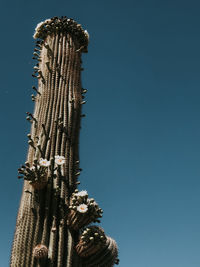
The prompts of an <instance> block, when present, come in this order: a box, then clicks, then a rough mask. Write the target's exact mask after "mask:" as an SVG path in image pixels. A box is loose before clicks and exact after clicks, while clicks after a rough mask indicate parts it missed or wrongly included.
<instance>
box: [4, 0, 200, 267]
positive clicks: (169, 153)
mask: <svg viewBox="0 0 200 267" xmlns="http://www.w3.org/2000/svg"><path fill="white" fill-rule="evenodd" d="M199 12H200V2H199V1H193V0H191V1H184V0H182V1H181V0H173V1H172V0H164V1H162V0H154V1H153V0H136V1H135V0H123V1H118V0H115V1H114V0H107V1H102V0H101V1H97V0H96V1H95V0H76V1H67V0H65V1H63V0H57V1H52V0H48V1H47V0H34V1H27V0H18V1H14V0H13V1H5V0H2V1H1V5H0V25H1V43H0V53H1V56H0V62H1V64H0V73H1V83H0V124H1V132H0V136H1V138H0V147H1V153H0V162H1V186H0V198H1V200H0V210H1V220H0V225H1V238H0V267H7V266H8V265H9V264H8V262H9V255H10V248H11V243H12V239H13V233H14V228H15V220H16V215H17V210H18V206H19V201H20V195H21V191H22V183H23V181H21V180H20V181H19V180H18V179H17V169H18V167H19V166H20V165H21V164H23V163H24V161H25V159H26V154H27V137H26V135H27V133H29V129H30V125H29V123H28V122H27V121H26V120H25V117H26V114H25V112H26V111H30V112H32V110H33V103H32V102H31V98H30V95H31V94H32V93H33V92H32V85H35V84H36V81H35V80H34V79H33V78H32V77H31V74H32V67H33V64H34V62H33V60H32V52H33V49H34V41H33V39H32V34H33V31H34V28H35V26H36V24H37V23H39V22H40V21H41V20H44V19H47V18H49V17H52V16H61V15H66V16H68V17H71V18H74V19H75V20H76V21H78V22H79V23H81V24H82V25H83V27H84V29H87V30H88V32H89V34H90V44H89V53H88V54H84V55H83V67H84V68H85V70H84V71H83V73H82V81H83V87H84V88H87V89H88V93H87V104H86V105H85V106H84V112H85V113H86V118H84V119H83V122H82V130H81V140H80V144H81V146H80V155H81V167H82V168H83V172H82V174H81V176H80V180H81V186H80V189H86V190H88V192H89V194H90V196H91V197H94V198H95V199H96V200H97V202H98V203H99V205H100V206H101V207H102V208H103V209H104V216H103V218H102V223H101V225H102V226H103V227H104V229H105V232H106V234H107V235H110V236H111V237H113V238H114V239H116V241H117V243H118V246H119V257H120V264H119V266H120V267H199V266H200V252H199V251H200V211H199V210H200V164H199V158H200V15H199ZM27 267H28V266H27Z"/></svg>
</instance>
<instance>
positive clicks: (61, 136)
mask: <svg viewBox="0 0 200 267" xmlns="http://www.w3.org/2000/svg"><path fill="white" fill-rule="evenodd" d="M34 37H35V38H39V39H38V41H37V42H36V49H35V52H34V59H36V60H37V63H36V66H35V67H34V70H35V72H34V74H33V75H32V76H33V77H36V78H37V79H38V88H36V87H33V89H34V90H35V91H36V93H37V95H36V96H32V99H33V100H34V101H35V110H34V113H33V114H31V113H29V112H28V113H27V115H28V116H27V120H28V121H30V122H31V132H30V134H29V135H28V143H29V150H28V156H27V162H26V163H25V165H23V166H22V167H21V168H20V169H19V173H20V174H21V175H22V176H23V177H24V180H25V182H24V187H23V192H22V197H21V203H20V207H19V211H18V217H17V223H16V231H15V235H14V240H13V246H12V254H11V262H10V266H12V267H14V266H15V267H16V266H20V267H21V266H26V267H27V266H30V267H31V266H36V265H37V264H38V260H37V257H35V256H34V253H33V251H34V248H35V247H36V246H37V245H38V244H42V245H44V246H45V247H47V248H48V257H46V262H45V264H46V265H45V266H58V267H59V266H60V267H61V266H72V265H73V266H79V263H78V262H79V260H78V259H74V260H73V250H74V249H73V242H74V239H75V236H76V235H74V233H73V232H72V231H71V230H69V229H68V227H67V224H66V223H65V221H66V220H67V219H66V216H67V213H68V205H69V199H70V196H71V194H72V192H73V191H74V190H75V188H76V185H77V177H78V175H79V154H78V143H79V129H80V118H81V106H82V104H83V103H84V102H83V99H82V93H84V92H83V89H82V86H81V78H80V73H81V52H83V51H86V50H87V44H88V33H87V32H86V31H84V30H83V29H82V27H81V25H80V24H77V23H76V22H75V21H74V20H72V19H67V18H66V17H62V18H57V17H54V18H52V19H49V20H46V21H44V22H42V23H40V24H38V26H37V28H36V31H35V34H34ZM59 160H60V161H59ZM62 160H63V161H62ZM19 178H20V177H19ZM35 251H36V250H35ZM45 253H46V252H45Z"/></svg>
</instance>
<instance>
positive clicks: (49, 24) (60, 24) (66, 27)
mask: <svg viewBox="0 0 200 267" xmlns="http://www.w3.org/2000/svg"><path fill="white" fill-rule="evenodd" d="M60 32H62V33H66V34H67V33H69V34H71V35H72V36H74V37H76V38H77V39H78V41H79V43H80V45H81V46H83V47H85V48H87V46H88V42H89V34H88V32H87V31H86V30H83V28H82V26H81V24H78V23H77V22H76V21H74V20H73V19H70V18H67V17H65V16H63V17H61V18H58V17H53V18H50V19H46V20H45V21H42V22H40V23H38V24H37V26H36V28H35V33H34V35H33V38H34V39H37V38H39V39H42V40H44V39H45V38H46V37H47V35H50V34H52V33H60Z"/></svg>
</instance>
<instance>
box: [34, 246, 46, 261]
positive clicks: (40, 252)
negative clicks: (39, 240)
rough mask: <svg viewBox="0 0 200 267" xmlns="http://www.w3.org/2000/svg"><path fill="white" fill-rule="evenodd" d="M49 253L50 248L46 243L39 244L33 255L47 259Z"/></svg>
mask: <svg viewBox="0 0 200 267" xmlns="http://www.w3.org/2000/svg"><path fill="white" fill-rule="evenodd" d="M47 255H48V248H47V247H46V246H45V245H42V244H38V245H37V246H36V247H35V248H34V249H33V256H34V258H36V259H45V258H46V257H47Z"/></svg>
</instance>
